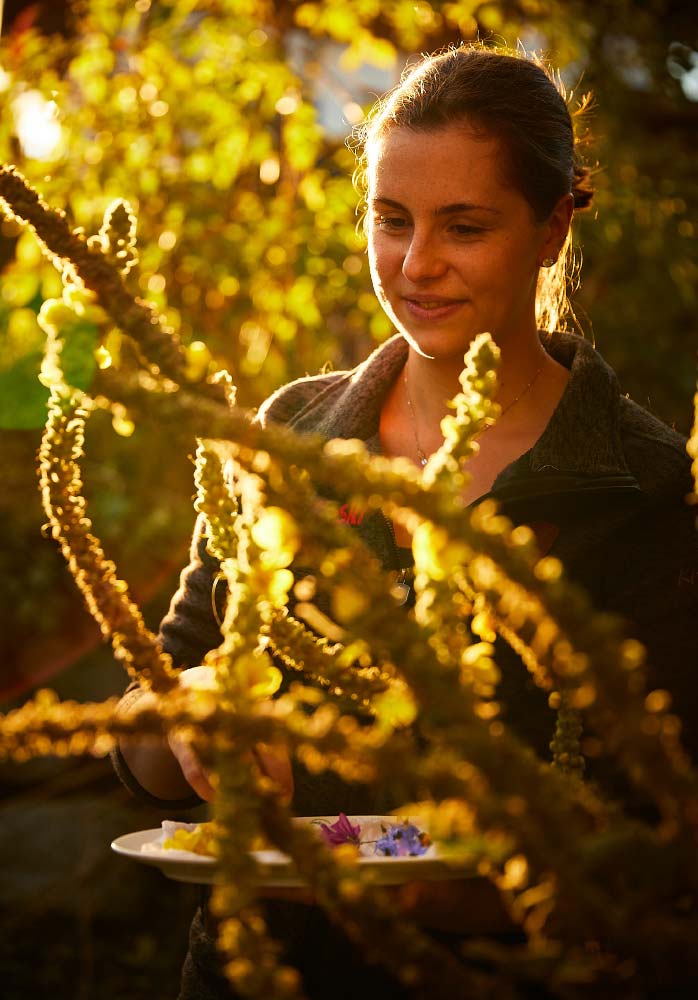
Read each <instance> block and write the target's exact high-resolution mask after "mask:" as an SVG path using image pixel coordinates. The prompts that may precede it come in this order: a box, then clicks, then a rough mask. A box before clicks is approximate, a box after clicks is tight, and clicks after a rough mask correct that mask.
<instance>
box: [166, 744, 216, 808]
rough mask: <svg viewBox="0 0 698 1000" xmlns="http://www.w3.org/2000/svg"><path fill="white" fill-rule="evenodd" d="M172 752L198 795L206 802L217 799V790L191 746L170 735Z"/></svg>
mask: <svg viewBox="0 0 698 1000" xmlns="http://www.w3.org/2000/svg"><path fill="white" fill-rule="evenodd" d="M167 741H168V743H169V745H170V750H171V751H172V753H173V754H174V756H175V757H176V758H177V762H178V764H179V766H180V767H181V769H182V774H183V775H184V777H185V778H186V780H187V781H188V783H189V784H190V785H191V787H192V788H193V789H194V791H195V792H196V794H197V795H198V796H199V797H200V798H202V799H203V800H204V801H205V802H212V801H213V799H214V797H215V794H216V793H215V789H214V788H213V785H212V784H211V782H210V781H209V778H208V772H207V771H206V769H205V768H204V767H202V765H201V761H200V760H199V758H198V757H197V756H196V753H195V752H194V749H193V748H192V746H191V744H190V743H188V742H187V741H186V740H183V739H182V738H181V737H180V736H175V735H173V734H170V735H169V736H168V738H167Z"/></svg>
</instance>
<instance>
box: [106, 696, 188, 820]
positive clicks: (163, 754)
mask: <svg viewBox="0 0 698 1000" xmlns="http://www.w3.org/2000/svg"><path fill="white" fill-rule="evenodd" d="M151 700H152V701H153V703H154V701H155V695H153V694H152V692H150V691H142V690H139V689H135V690H133V691H129V692H128V693H127V694H125V695H124V697H123V698H122V699H121V701H120V702H119V706H118V709H117V712H118V713H119V714H122V715H126V714H128V713H130V712H131V711H132V710H133V709H135V708H136V707H138V709H142V708H145V707H146V705H147V703H148V702H149V701H151ZM118 746H119V751H120V753H121V756H122V758H123V761H124V764H125V765H126V767H127V768H128V770H129V771H130V772H131V774H132V776H133V777H134V778H135V780H136V781H137V782H138V784H139V785H140V786H141V787H142V788H143V789H144V791H146V792H148V794H149V795H153V796H155V798H158V799H165V800H167V801H176V800H179V799H188V798H191V796H192V793H193V791H194V789H193V788H192V786H191V785H190V784H189V782H188V781H187V780H186V778H185V777H184V774H183V773H182V768H181V766H180V764H179V761H178V760H177V758H176V757H175V755H174V754H173V752H172V750H171V749H170V745H169V743H168V741H167V739H166V738H165V737H163V738H162V739H154V738H148V739H147V740H143V739H137V738H133V737H129V736H122V737H121V738H120V739H119V743H118Z"/></svg>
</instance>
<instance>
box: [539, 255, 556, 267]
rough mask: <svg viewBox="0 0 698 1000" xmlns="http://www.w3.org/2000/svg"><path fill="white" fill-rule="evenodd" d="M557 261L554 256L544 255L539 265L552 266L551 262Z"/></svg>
mask: <svg viewBox="0 0 698 1000" xmlns="http://www.w3.org/2000/svg"><path fill="white" fill-rule="evenodd" d="M555 263H557V258H556V257H544V258H543V261H542V263H541V267H552V266H553V264H555Z"/></svg>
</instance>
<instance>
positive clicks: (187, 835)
mask: <svg viewBox="0 0 698 1000" xmlns="http://www.w3.org/2000/svg"><path fill="white" fill-rule="evenodd" d="M214 840H215V830H214V824H213V823H199V824H198V825H197V826H196V827H194V829H193V830H187V829H184V828H183V827H180V828H179V829H176V830H174V831H173V832H172V834H171V836H169V837H167V838H166V839H165V840H164V841H163V844H162V846H163V848H164V849H165V850H170V851H192V852H193V853H194V854H205V855H213V854H214V848H213V841H214Z"/></svg>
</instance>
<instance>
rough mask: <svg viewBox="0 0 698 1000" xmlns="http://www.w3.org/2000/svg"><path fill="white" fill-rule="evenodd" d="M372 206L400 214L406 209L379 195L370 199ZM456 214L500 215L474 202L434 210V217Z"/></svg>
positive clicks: (494, 210)
mask: <svg viewBox="0 0 698 1000" xmlns="http://www.w3.org/2000/svg"><path fill="white" fill-rule="evenodd" d="M371 201H372V202H373V203H374V204H381V205H388V206H389V207H390V208H397V209H399V211H401V212H406V211H407V209H406V208H405V206H404V205H401V204H400V202H399V201H393V199H392V198H383V197H382V196H380V195H376V196H375V197H374V198H372V199H371ZM457 212H489V213H490V214H491V215H501V214H502V213H501V212H500V211H499V209H497V208H490V207H489V205H476V204H475V203H474V202H470V201H459V202H456V203H455V204H453V205H442V206H441V207H440V208H437V209H435V211H434V215H455V214H456V213H457Z"/></svg>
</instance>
